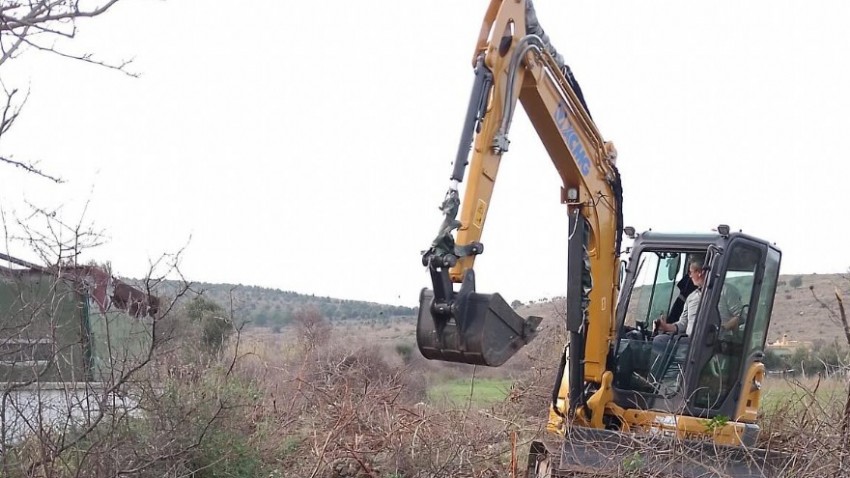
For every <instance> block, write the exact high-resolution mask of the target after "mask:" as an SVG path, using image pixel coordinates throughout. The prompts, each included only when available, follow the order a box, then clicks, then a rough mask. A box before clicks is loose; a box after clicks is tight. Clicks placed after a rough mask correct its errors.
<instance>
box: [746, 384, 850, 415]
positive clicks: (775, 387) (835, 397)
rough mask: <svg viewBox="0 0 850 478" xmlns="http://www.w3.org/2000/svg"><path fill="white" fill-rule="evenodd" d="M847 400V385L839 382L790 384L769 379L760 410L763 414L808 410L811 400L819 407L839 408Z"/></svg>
mask: <svg viewBox="0 0 850 478" xmlns="http://www.w3.org/2000/svg"><path fill="white" fill-rule="evenodd" d="M846 399H847V385H846V384H845V383H844V382H843V381H841V380H823V381H821V382H820V383H818V382H817V381H816V380H812V379H809V380H804V381H802V383H801V382H791V381H785V380H782V379H771V380H770V381H769V382H767V384H766V386H765V388H764V391H763V395H762V402H761V408H762V410H763V411H765V412H768V413H769V412H775V411H783V412H788V411H790V410H800V409H803V408H808V407H809V406H810V405H811V404H812V402H813V400H816V401H817V403H818V404H819V405H820V406H821V407H828V406H841V407H843V405H844V401H845V400H846Z"/></svg>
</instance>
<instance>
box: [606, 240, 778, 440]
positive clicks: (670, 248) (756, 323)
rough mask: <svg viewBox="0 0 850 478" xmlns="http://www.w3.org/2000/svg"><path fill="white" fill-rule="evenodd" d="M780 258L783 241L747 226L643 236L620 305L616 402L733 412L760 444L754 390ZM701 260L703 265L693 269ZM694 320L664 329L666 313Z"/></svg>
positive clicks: (710, 414) (699, 412) (671, 319)
mask: <svg viewBox="0 0 850 478" xmlns="http://www.w3.org/2000/svg"><path fill="white" fill-rule="evenodd" d="M780 259H781V253H780V252H779V250H778V249H777V248H776V247H774V246H773V245H771V244H769V243H768V242H766V241H764V240H761V239H757V238H755V237H752V236H748V235H745V234H741V233H732V234H728V233H727V234H689V235H683V234H659V233H655V232H647V233H644V234H642V235H641V236H639V237H638V238H637V239H636V240H635V243H634V246H633V251H632V255H631V259H630V260H629V263H628V266H627V268H626V279H625V284H624V288H623V290H622V293H621V294H620V299H619V303H618V307H617V315H616V317H617V325H618V333H617V339H616V341H615V342H614V344H613V345H612V355H613V360H612V364H611V370H612V372H613V375H614V380H613V388H614V402H615V403H616V404H617V405H618V406H621V407H623V408H627V409H634V408H639V409H642V410H649V409H653V410H663V411H667V412H669V413H676V414H681V415H688V416H690V417H701V418H709V419H710V418H714V417H721V416H722V417H732V419H733V420H734V421H740V422H742V423H743V424H744V425H743V426H744V428H745V429H746V430H748V432H747V433H745V434H743V435H741V438H742V442H743V444H745V445H752V444H753V443H752V442H754V439H755V436H756V435H757V431H758V427H757V426H756V425H755V424H754V423H753V422H754V421H755V414H756V410H757V407H758V404H757V403H752V402H753V400H752V394H753V392H757V391H758V390H757V388H758V384H759V383H760V381H761V377H762V376H763V370H764V366H763V365H762V364H761V362H762V359H763V358H764V344H765V338H766V335H767V328H768V326H769V324H770V313H771V309H772V307H773V298H774V293H775V290H776V282H777V278H778V275H779V263H780ZM694 264H698V266H699V267H700V268H701V269H702V271H698V272H697V274H689V272H693V269H691V270H690V271H689V265H691V266H693V265H694ZM692 276H696V277H701V279H700V280H699V282H700V283H695V281H694V280H692V278H691V277H692ZM693 294H697V295H696V296H694V295H693ZM689 298H690V300H689ZM686 302H687V303H688V305H687V306H686V305H685V303H686ZM695 306H696V307H695ZM689 308H690V309H694V308H695V309H696V312H694V310H688V309H689ZM683 309H685V310H684V313H683ZM685 313H686V314H688V316H689V317H685V316H684V314H685ZM688 318H690V321H691V322H692V323H689V324H688V325H687V327H686V328H679V330H678V333H674V334H665V333H663V332H660V331H659V330H658V329H659V321H660V320H664V321H667V322H668V323H677V322H679V321H688ZM756 401H757V400H756Z"/></svg>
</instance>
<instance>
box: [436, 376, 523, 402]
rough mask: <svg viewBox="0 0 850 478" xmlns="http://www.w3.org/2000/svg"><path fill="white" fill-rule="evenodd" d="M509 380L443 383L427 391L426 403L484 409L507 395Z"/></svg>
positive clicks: (462, 380)
mask: <svg viewBox="0 0 850 478" xmlns="http://www.w3.org/2000/svg"><path fill="white" fill-rule="evenodd" d="M511 383H512V381H511V380H504V379H476V380H475V381H474V382H472V380H469V379H457V380H450V381H447V382H443V383H440V384H437V385H435V386H433V387H431V388H430V389H429V390H428V401H429V402H431V403H433V404H438V405H446V406H452V407H464V406H466V405H467V404H468V403H469V402H470V394H471V397H472V399H471V401H472V405H473V406H476V407H486V406H488V405H491V404H493V403H496V402H500V401H502V400H504V399H505V397H506V396H507V395H508V390H510V387H511Z"/></svg>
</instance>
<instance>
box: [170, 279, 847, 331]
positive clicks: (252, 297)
mask: <svg viewBox="0 0 850 478" xmlns="http://www.w3.org/2000/svg"><path fill="white" fill-rule="evenodd" d="M177 285H178V284H177V282H169V283H166V284H165V290H167V291H169V292H170V293H173V291H175V290H176V287H177ZM810 287H813V288H814V289H813V290H812V289H810ZM192 289H193V291H195V292H200V293H202V294H203V296H204V297H206V298H208V299H210V300H212V301H214V302H216V303H218V304H219V305H221V306H222V307H224V308H225V309H226V310H230V308H231V306H230V304H231V301H232V304H233V313H234V317H236V318H237V319H243V320H248V321H249V322H250V324H252V325H257V326H264V327H275V326H285V325H286V324H288V323H289V322H290V321H291V320H292V314H293V313H294V312H295V311H297V310H299V309H303V308H306V307H315V308H316V309H318V310H319V311H320V312H321V313H322V315H324V316H325V317H326V318H327V319H329V320H331V321H348V320H361V321H362V320H366V321H385V320H388V319H394V318H409V317H415V316H416V313H417V309H416V308H415V307H404V306H395V305H386V304H378V303H375V302H366V301H358V300H345V299H335V298H332V297H323V296H316V295H313V294H304V293H299V292H293V291H284V290H280V289H269V288H264V287H257V286H246V285H241V284H240V285H235V284H210V283H203V282H200V283H194V284H193V286H192ZM835 290H838V291H839V292H840V293H841V294H842V296H843V297H844V298H845V300H847V301H848V302H847V303H846V304H845V307H846V308H847V309H850V276H847V275H845V274H789V275H782V276H780V277H779V285H778V287H777V290H776V299H775V301H774V306H773V315H772V318H771V325H770V329H769V331H768V342H774V341H777V340H779V339H780V338H782V336H783V335H785V334H787V336H788V339H790V340H798V341H807V342H816V341H825V342H832V341H833V340H835V339H836V338H837V339H838V340H839V341H841V342H842V343H843V340H844V331H843V329H842V327H841V326H840V325H839V324H838V322H837V321H836V320H835V319H834V316H831V315H830V312H829V311H830V309H831V310H832V311H833V313H834V314H837V313H838V304H837V303H836V300H835ZM813 291H814V294H815V295H813V294H812V292H813ZM816 297H817V298H816ZM818 299H819V300H820V301H821V302H818ZM511 305H512V306H514V308H516V309H517V310H518V311H519V312H520V313H521V314H523V315H539V316H541V317H544V319H546V322H547V323H550V324H554V323H555V322H558V321H560V320H562V319H560V318H558V314H559V311H563V298H562V297H561V298H551V299H540V300H537V301H530V302H528V303H521V302H519V301H514V303H513V304H511ZM836 316H837V315H836Z"/></svg>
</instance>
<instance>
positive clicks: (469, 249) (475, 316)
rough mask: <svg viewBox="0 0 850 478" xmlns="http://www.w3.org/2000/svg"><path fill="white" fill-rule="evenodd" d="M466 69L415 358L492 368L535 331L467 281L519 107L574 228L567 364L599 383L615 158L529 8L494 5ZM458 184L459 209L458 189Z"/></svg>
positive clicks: (611, 272) (605, 339) (616, 210)
mask: <svg viewBox="0 0 850 478" xmlns="http://www.w3.org/2000/svg"><path fill="white" fill-rule="evenodd" d="M473 66H474V68H475V80H474V83H473V88H472V95H471V98H470V102H469V107H468V109H467V114H466V118H465V121H464V124H463V131H462V134H461V140H460V144H459V145H458V153H457V157H456V159H455V162H454V167H453V170H452V175H451V179H450V184H449V189H448V191H447V193H446V196H445V199H444V201H443V204H442V208H441V209H442V212H443V215H444V217H443V222H442V224H441V226H440V230H439V232H438V234H437V236H436V238H435V239H434V241H433V242H432V244H431V247H430V248H429V249H428V250H427V251H425V252H424V253H423V255H422V262H423V264H424V265H425V266H427V267H428V268H429V271H430V274H431V278H432V283H433V290H429V289H424V290H423V291H422V294H421V296H420V311H419V324H418V330H417V341H418V343H419V348H420V351H422V353H423V355H424V356H426V357H427V358H431V359H438V360H445V361H452V362H463V363H474V364H483V365H492V366H498V365H500V364H501V363H503V362H504V361H505V360H507V359H508V358H510V356H512V355H513V354H514V353H515V352H516V351H517V350H519V348H521V347H522V346H523V345H525V344H526V343H528V341H530V340H531V339H532V338H533V337H534V333H535V332H536V329H537V324H538V323H539V321H540V319H539V318H535V317H532V318H528V319H524V318H522V317H519V316H518V315H517V314H516V313H515V312H514V311H513V310H512V309H511V308H510V307H509V306H508V305H507V303H506V302H505V300H504V299H502V297H501V296H500V295H499V294H482V293H478V292H477V291H476V290H475V274H474V271H473V265H474V262H475V259H476V256H477V255H479V254H481V253H482V252H483V251H484V247H483V245H482V243H481V242H480V241H481V237H482V234H483V230H484V224H485V221H486V218H487V213H488V212H489V205H490V199H491V197H492V195H493V190H494V187H495V184H496V178H497V173H498V169H499V164H500V162H501V159H502V155H503V154H505V153H506V152H507V151H508V150H509V146H510V141H509V131H510V127H511V123H512V120H513V116H514V113H515V111H516V105H517V102H519V103H520V104H521V105H522V107H523V109H524V110H525V112H526V113H527V115H528V117H529V119H530V120H531V123H532V125H533V126H534V128H535V130H536V131H537V134H538V135H539V137H540V140H541V142H542V143H543V145H544V147H545V149H546V151H547V152H548V154H549V157H550V159H551V160H552V163H553V164H554V166H555V169H556V170H557V172H558V174H559V175H560V177H561V180H562V182H563V187H562V192H561V200H562V202H563V203H564V204H565V205H566V206H567V213H568V217H567V220H568V221H569V225H570V241H569V245H568V246H567V247H568V248H569V255H568V257H569V264H568V269H569V272H568V278H569V281H568V290H567V304H568V305H567V326H568V329H569V331H570V333H571V344H572V345H571V347H572V349H571V350H570V359H573V358H575V359H577V360H579V361H580V362H581V363H582V367H581V369H582V370H580V371H578V372H572V375H573V377H571V378H572V379H574V380H573V381H574V383H581V382H595V383H600V382H601V381H602V376H603V374H604V372H605V370H606V357H607V355H608V351H609V344H610V341H611V340H612V339H613V336H614V319H613V317H614V305H615V302H616V297H617V293H618V284H619V280H618V274H619V267H618V255H619V249H620V240H621V231H622V205H621V203H622V192H621V185H620V177H619V173H618V171H617V169H616V166H615V159H616V151H615V149H614V147H613V145H612V144H611V143H607V142H605V141H604V140H603V138H602V135H601V134H600V133H599V131H598V129H597V128H596V125H595V123H594V122H593V119H592V118H591V116H590V113H589V112H588V109H587V107H586V105H585V103H584V99H583V96H582V93H581V90H580V88H579V86H578V83H577V82H576V81H575V79H574V78H573V76H572V73H571V71H570V69H569V67H568V66H567V65H566V64H565V63H564V61H563V59H562V57H561V55H560V54H559V53H558V52H557V51H556V50H555V48H554V47H553V46H552V45H551V43H550V41H549V38H548V36H547V35H546V34H545V32H544V31H543V29H542V28H541V26H540V23H539V22H538V21H537V17H536V14H535V12H534V7H533V5H532V2H531V0H491V2H490V6H489V8H488V9H487V13H486V15H485V17H484V21H483V23H482V26H481V32H480V35H479V38H478V42H477V45H476V48H475V52H474V55H473ZM470 146H471V154H470ZM465 179H466V180H467V185H466V189H465V192H464V195H463V201H462V202H461V201H460V192H459V186H460V183H461V182H462V181H464V180H465ZM458 214H459V216H460V218H459V219H458ZM455 231H456V232H455ZM455 284H460V287H459V289H458V290H455V288H454V285H455ZM576 370H578V368H576ZM574 388H576V390H578V389H579V387H574ZM576 403H577V402H576Z"/></svg>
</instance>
